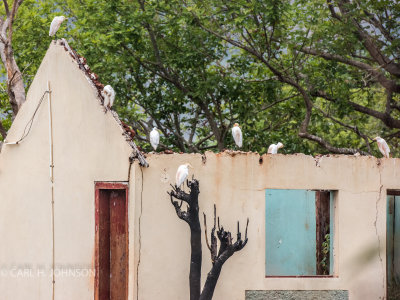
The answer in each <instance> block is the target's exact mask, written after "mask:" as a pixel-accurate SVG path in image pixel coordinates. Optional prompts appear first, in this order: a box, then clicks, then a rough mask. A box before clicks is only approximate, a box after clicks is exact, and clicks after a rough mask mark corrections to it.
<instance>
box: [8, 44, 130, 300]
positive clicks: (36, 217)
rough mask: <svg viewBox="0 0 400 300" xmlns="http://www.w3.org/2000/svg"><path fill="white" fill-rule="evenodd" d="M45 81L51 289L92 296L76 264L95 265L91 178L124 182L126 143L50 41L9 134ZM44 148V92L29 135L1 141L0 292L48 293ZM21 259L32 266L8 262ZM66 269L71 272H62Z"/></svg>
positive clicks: (60, 294)
mask: <svg viewBox="0 0 400 300" xmlns="http://www.w3.org/2000/svg"><path fill="white" fill-rule="evenodd" d="M48 80H49V81H50V85H51V89H52V94H51V98H52V112H53V143H54V201H55V212H54V216H55V218H54V220H55V261H56V264H57V266H58V268H59V269H60V271H59V272H58V274H59V276H57V278H56V284H55V295H56V298H57V299H91V298H93V293H94V291H93V288H94V287H93V280H94V278H93V276H92V275H89V276H88V275H87V273H81V274H86V275H83V276H82V275H80V274H78V273H77V272H76V270H80V269H83V270H84V271H83V272H87V271H90V270H93V267H94V266H93V263H94V230H95V228H94V227H95V226H94V200H95V197H94V182H95V181H127V178H128V167H129V161H128V157H129V155H130V153H131V148H130V147H129V145H128V144H127V143H126V142H125V140H124V137H123V136H122V131H121V129H120V128H119V126H118V124H117V123H116V121H115V120H114V119H113V117H112V116H111V114H110V113H109V112H108V113H106V114H105V113H104V111H103V108H102V106H101V105H100V103H99V101H98V99H97V98H96V93H97V91H96V90H95V89H94V88H93V87H92V86H91V85H90V84H89V82H88V81H87V79H86V77H85V75H84V74H83V72H82V71H81V70H79V69H78V66H77V64H76V63H75V61H74V60H73V59H72V58H71V57H70V56H69V54H68V53H67V52H66V51H65V50H64V48H63V47H62V46H60V45H55V44H54V42H53V43H52V45H51V46H50V48H49V50H48V52H47V54H46V57H45V58H44V60H43V63H42V65H41V66H40V68H39V70H38V73H37V75H36V77H35V79H34V81H33V83H32V85H31V87H30V90H29V92H28V95H27V101H26V103H25V104H24V105H23V107H22V109H21V111H20V113H19V114H18V116H17V118H16V120H15V122H14V124H13V126H12V128H11V130H10V133H9V135H8V137H7V140H8V141H15V140H17V139H18V138H19V137H20V136H21V134H22V131H23V129H24V127H25V124H26V123H27V121H28V120H29V119H30V118H31V116H32V114H33V112H34V110H35V108H36V105H37V103H38V101H39V99H40V97H41V96H42V94H43V92H44V91H45V90H46V89H47V81H48ZM49 149H50V148H49V125H48V100H47V95H46V96H45V100H44V101H43V103H42V104H41V106H40V108H39V110H38V113H37V115H36V117H35V119H34V123H33V126H32V129H31V132H30V133H29V135H28V136H27V138H26V139H25V140H24V141H23V142H22V143H21V144H19V145H5V146H4V147H3V150H2V152H1V155H0V213H1V217H0V236H1V237H2V242H1V244H2V246H1V247H0V266H2V269H3V275H4V276H2V278H1V280H0V294H1V295H2V296H1V299H51V294H52V285H51V278H50V277H49V275H50V274H51V263H52V222H51V220H52V218H51V199H52V198H51V182H50V177H49V152H50V151H49ZM131 198H132V202H130V203H133V199H134V198H133V196H132V197H131ZM133 207H134V206H133V205H132V206H130V207H129V213H130V214H131V213H132V214H133ZM132 232H133V231H132ZM132 239H133V234H132ZM132 245H133V243H132ZM132 254H133V250H132ZM24 265H25V267H26V268H28V269H32V271H31V274H25V275H24V274H20V276H16V275H17V274H16V273H15V270H14V272H13V268H17V269H18V270H20V269H21V267H22V266H24ZM25 267H24V268H25ZM65 269H67V270H69V271H70V270H72V271H73V272H75V273H73V274H71V273H69V274H67V275H66V274H65V273H62V270H65ZM91 274H93V272H91ZM28 275H29V276H28ZM31 275H32V276H31Z"/></svg>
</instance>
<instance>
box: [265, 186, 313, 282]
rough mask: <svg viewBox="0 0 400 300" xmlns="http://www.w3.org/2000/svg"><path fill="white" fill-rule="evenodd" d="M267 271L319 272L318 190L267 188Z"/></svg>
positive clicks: (273, 273) (276, 273)
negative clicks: (316, 203)
mask: <svg viewBox="0 0 400 300" xmlns="http://www.w3.org/2000/svg"><path fill="white" fill-rule="evenodd" d="M265 208H266V214H265V215H266V222H265V234H266V238H265V252H266V253H265V257H266V260H265V274H266V275H267V276H301V275H303V276H304V275H305V276H307V275H316V216H315V213H316V210H315V191H309V190H277V189H267V190H266V202H265Z"/></svg>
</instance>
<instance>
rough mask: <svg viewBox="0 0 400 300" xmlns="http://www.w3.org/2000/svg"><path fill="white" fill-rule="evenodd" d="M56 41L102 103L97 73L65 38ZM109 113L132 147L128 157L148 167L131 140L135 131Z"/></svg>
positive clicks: (116, 115)
mask: <svg viewBox="0 0 400 300" xmlns="http://www.w3.org/2000/svg"><path fill="white" fill-rule="evenodd" d="M57 43H58V44H60V45H61V46H64V49H65V51H67V52H68V53H69V55H70V56H71V57H72V58H73V59H74V61H75V62H76V63H77V65H78V67H79V69H80V70H81V71H82V72H83V73H84V74H85V77H86V79H87V80H88V82H89V83H90V84H91V86H92V87H93V88H95V89H96V91H97V99H98V100H99V103H100V104H101V105H103V102H104V98H103V96H102V95H101V91H102V90H103V88H104V84H102V83H101V82H100V81H99V80H98V78H99V77H98V76H97V74H95V73H94V72H92V71H91V70H90V67H89V65H88V64H87V63H86V59H85V58H84V57H83V56H81V55H79V54H78V53H77V52H76V51H74V50H73V49H72V48H71V47H70V46H69V44H68V42H67V41H66V40H65V39H61V40H57ZM110 113H111V115H112V116H113V117H114V119H115V121H116V122H117V124H118V125H119V127H120V128H121V131H122V135H123V136H124V138H125V140H126V142H127V143H128V144H129V145H130V146H131V148H132V150H133V151H132V155H131V157H130V159H137V160H138V161H139V164H140V165H141V166H144V167H148V166H149V164H148V162H147V161H146V158H145V156H144V155H143V153H142V152H141V151H140V150H139V149H138V147H137V146H136V144H135V142H134V141H133V138H134V136H135V131H133V130H132V129H131V128H130V127H129V126H128V125H127V124H126V123H124V122H123V121H121V120H120V118H119V116H118V114H117V113H116V112H115V111H114V110H110Z"/></svg>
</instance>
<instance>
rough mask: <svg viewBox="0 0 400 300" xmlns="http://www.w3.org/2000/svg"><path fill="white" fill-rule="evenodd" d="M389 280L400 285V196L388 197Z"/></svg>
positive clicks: (389, 282)
mask: <svg viewBox="0 0 400 300" xmlns="http://www.w3.org/2000/svg"><path fill="white" fill-rule="evenodd" d="M386 228H387V229H386V230H387V234H386V238H387V280H388V285H392V284H400V196H395V195H388V196H387V225H386Z"/></svg>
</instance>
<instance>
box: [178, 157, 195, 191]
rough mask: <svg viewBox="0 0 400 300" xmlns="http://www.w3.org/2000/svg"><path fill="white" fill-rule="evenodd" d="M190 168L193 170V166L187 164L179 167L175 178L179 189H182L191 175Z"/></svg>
mask: <svg viewBox="0 0 400 300" xmlns="http://www.w3.org/2000/svg"><path fill="white" fill-rule="evenodd" d="M189 167H190V168H193V167H192V165H191V164H189V163H185V164H183V165H180V166H179V167H178V170H177V171H176V176H175V180H176V186H177V187H180V186H181V185H182V184H183V183H184V182H185V180H186V178H187V177H188V175H189Z"/></svg>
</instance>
